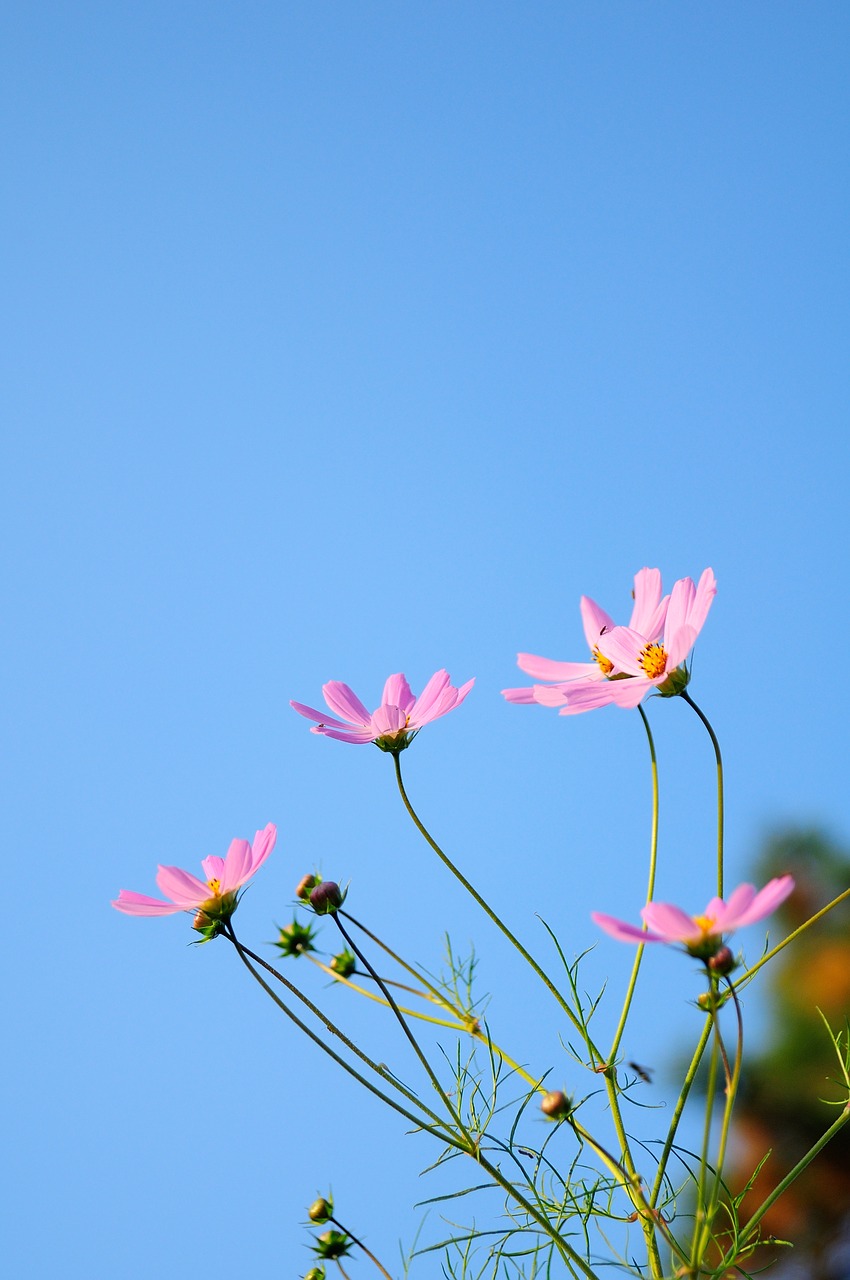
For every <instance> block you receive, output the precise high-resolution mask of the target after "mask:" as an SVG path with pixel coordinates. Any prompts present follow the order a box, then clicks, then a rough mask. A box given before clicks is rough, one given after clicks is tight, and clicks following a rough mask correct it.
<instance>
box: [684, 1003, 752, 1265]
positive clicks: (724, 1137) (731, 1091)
mask: <svg viewBox="0 0 850 1280" xmlns="http://www.w3.org/2000/svg"><path fill="white" fill-rule="evenodd" d="M726 985H727V986H728V987H729V990H730V992H731V995H732V1000H733V1001H734V1004H735V1016H736V1019H737V1024H738V1033H737V1045H736V1049H735V1065H734V1067H730V1065H729V1058H728V1057H727V1054H726V1048H725V1045H724V1044H723V1038H722V1036H721V1033H720V1023H719V1017H718V1015H719V1009H715V1014H714V1017H715V1024H714V1025H715V1035H716V1036H717V1042H718V1046H719V1049H720V1055H721V1058H722V1061H723V1071H724V1074H725V1076H726V1102H725V1104H724V1107H723V1119H722V1121H721V1125H720V1138H719V1141H718V1145H717V1160H716V1161H715V1166H714V1184H713V1187H712V1191H711V1196H710V1197H709V1201H708V1204H707V1205H706V1209H705V1219H704V1221H703V1225H702V1233H701V1240H700V1246H699V1249H698V1252H697V1257H696V1259H695V1263H696V1265H697V1266H699V1265H700V1264H701V1263H702V1259H703V1257H704V1256H705V1250H706V1248H707V1246H708V1243H709V1240H710V1238H711V1228H712V1224H713V1222H714V1217H715V1214H716V1213H717V1206H718V1204H719V1203H720V1193H721V1190H722V1188H723V1165H724V1163H725V1161H726V1147H727V1144H728V1141H729V1132H730V1129H731V1124H732V1110H733V1108H734V1106H735V1099H736V1097H737V1095H738V1085H739V1083H740V1079H741V1064H742V1062H743V1058H744V1020H743V1017H742V1016H741V1005H740V1002H739V1001H738V997H737V996H736V995H735V991H734V988H733V987H732V984H731V982H730V981H729V980H728V978H727V979H726Z"/></svg>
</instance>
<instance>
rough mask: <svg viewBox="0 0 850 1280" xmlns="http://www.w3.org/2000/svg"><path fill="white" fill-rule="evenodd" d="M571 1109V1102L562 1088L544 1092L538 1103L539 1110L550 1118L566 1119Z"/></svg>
mask: <svg viewBox="0 0 850 1280" xmlns="http://www.w3.org/2000/svg"><path fill="white" fill-rule="evenodd" d="M572 1109H573V1104H572V1102H571V1101H570V1099H569V1098H568V1097H567V1095H566V1094H565V1093H564V1092H563V1090H562V1089H553V1090H552V1092H551V1093H547V1094H544V1097H543V1101H542V1102H541V1103H540V1110H541V1111H542V1112H543V1114H544V1116H548V1117H549V1119H550V1120H566V1118H567V1116H568V1115H569V1114H570V1112H571V1111H572Z"/></svg>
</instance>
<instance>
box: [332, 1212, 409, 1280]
mask: <svg viewBox="0 0 850 1280" xmlns="http://www.w3.org/2000/svg"><path fill="white" fill-rule="evenodd" d="M328 1222H332V1223H333V1224H334V1226H335V1227H338V1228H339V1230H340V1231H341V1232H342V1233H343V1235H346V1236H348V1238H349V1240H350V1241H351V1243H352V1244H356V1245H357V1248H358V1249H362V1251H363V1253H365V1254H366V1257H367V1258H368V1259H369V1260H370V1262H374V1264H375V1266H376V1267H377V1268H378V1270H379V1271H380V1273H381V1275H382V1276H385V1277H386V1280H393V1278H392V1276H391V1275H390V1273H389V1271H387V1269H386V1267H383V1266H381V1263H380V1262H379V1261H378V1259H377V1258H376V1257H375V1255H374V1253H373V1252H372V1250H371V1249H367V1248H366V1246H365V1244H364V1243H363V1241H362V1240H358V1239H357V1236H356V1235H355V1234H354V1232H353V1231H349V1229H348V1227H344V1226H343V1225H342V1223H341V1222H340V1220H339V1218H334V1217H330V1218H328Z"/></svg>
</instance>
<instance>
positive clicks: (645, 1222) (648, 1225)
mask: <svg viewBox="0 0 850 1280" xmlns="http://www.w3.org/2000/svg"><path fill="white" fill-rule="evenodd" d="M393 762H394V764H395V774H396V782H397V783H398V789H399V794H400V795H401V798H402V801H403V802H404V807H405V808H406V809H407V812H408V813H409V815H410V817H411V819H412V821H413V824H414V826H415V827H416V829H417V830H418V831H419V833H420V835H421V836H422V837H423V838H424V839H425V840H426V841H427V842H428V844H429V845H430V846H431V848H432V849H433V850H434V852H435V853H436V855H437V857H438V858H439V859H440V861H441V862H442V863H443V865H444V866H446V867H447V868H448V869H449V871H451V873H452V875H453V876H454V877H455V879H457V880H459V881H460V883H461V884H462V885H463V887H464V889H466V891H467V893H469V894H470V896H471V897H472V898H473V899H474V900H475V902H477V903H478V905H479V907H481V909H482V911H483V912H484V913H485V915H487V916H489V918H490V919H491V920H492V922H493V924H495V925H496V927H497V928H498V929H499V930H500V931H501V932H502V933H503V934H504V936H505V937H506V938H507V939H508V941H509V942H510V943H511V944H512V945H513V946H514V947H515V948H516V950H517V951H518V952H519V954H520V955H521V956H522V958H523V960H525V962H526V964H528V966H529V967H530V968H531V970H532V971H533V972H534V973H535V974H536V975H537V977H538V978H539V979H540V980H541V982H542V983H543V984H544V986H545V987H546V988H547V990H548V991H549V992H550V993H551V994H552V995H553V996H554V998H555V999H556V1000H557V1002H558V1004H559V1005H560V1007H561V1008H562V1009H563V1011H564V1013H566V1015H567V1017H568V1018H569V1020H570V1022H571V1023H572V1025H573V1026H574V1027H575V1029H576V1030H577V1031H578V1032H579V1033H580V1035H581V1036H582V1039H583V1040H584V1042H585V1044H586V1046H587V1049H588V1052H589V1053H590V1055H591V1058H593V1059H595V1060H596V1061H598V1062H599V1063H600V1064H601V1065H603V1066H604V1070H603V1072H602V1075H603V1079H604V1080H605V1092H606V1095H607V1097H608V1105H609V1106H610V1108H611V1117H612V1120H613V1122H614V1129H615V1131H616V1134H617V1141H618V1142H619V1144H620V1150H621V1152H622V1156H623V1165H624V1167H625V1169H626V1172H627V1173H628V1175H629V1179H630V1182H631V1183H632V1184H633V1185H632V1186H630V1187H629V1188H628V1190H629V1196H630V1199H631V1201H632V1204H633V1205H634V1207H635V1209H636V1210H637V1212H638V1216H639V1217H640V1220H641V1225H642V1227H643V1230H644V1235H645V1236H646V1241H647V1248H648V1250H649V1255H650V1264H651V1266H652V1274H653V1276H659V1277H660V1275H661V1272H662V1267H661V1258H660V1255H659V1253H658V1242H657V1240H656V1239H655V1224H654V1219H653V1218H651V1217H650V1218H648V1217H647V1216H646V1213H645V1211H644V1208H643V1204H642V1196H641V1195H640V1191H639V1189H638V1182H639V1179H638V1175H637V1172H636V1170H635V1166H634V1161H633V1160H632V1156H631V1150H630V1148H629V1140H628V1137H627V1136H626V1130H625V1125H624V1124H623V1118H622V1115H621V1114H620V1103H619V1098H618V1095H617V1083H616V1072H615V1070H614V1068H613V1067H612V1066H611V1064H610V1063H604V1060H603V1058H602V1056H601V1054H600V1053H599V1050H598V1049H597V1048H596V1045H595V1044H594V1043H593V1041H592V1040H591V1038H590V1035H589V1032H588V1030H587V1028H586V1027H585V1026H584V1025H583V1024H582V1022H581V1019H580V1018H579V1017H578V1016H577V1015H576V1014H575V1013H574V1011H573V1010H572V1009H571V1008H570V1006H569V1005H568V1004H567V1001H566V1000H565V999H564V997H563V995H562V994H561V992H560V991H559V990H558V988H557V987H556V986H555V984H554V982H553V981H552V979H551V978H550V977H549V975H548V974H547V973H546V972H545V971H544V970H543V969H542V968H541V966H540V965H539V964H538V963H537V961H536V960H535V959H534V957H533V956H532V955H531V954H530V953H529V952H528V951H527V950H526V948H525V947H524V946H523V945H522V943H521V942H520V940H519V938H517V937H516V935H515V934H513V933H512V932H511V930H510V929H509V928H508V926H507V925H506V924H505V923H504V921H503V920H502V919H501V918H500V917H499V916H498V915H497V914H496V912H495V911H494V910H493V909H492V907H491V906H490V905H489V903H487V902H486V901H485V900H484V898H482V896H481V894H480V893H479V892H478V890H477V889H475V888H474V887H473V886H472V885H471V884H470V882H469V881H468V880H467V878H466V876H465V875H464V874H463V872H462V871H460V870H459V869H458V867H456V866H455V864H454V863H453V862H452V860H451V858H449V856H448V854H446V853H444V852H443V850H442V849H441V848H440V846H439V845H438V844H437V842H436V840H435V839H434V837H433V836H432V835H431V833H430V831H428V829H427V827H425V825H424V823H423V822H422V821H421V819H420V818H419V815H418V814H417V812H416V810H415V809H414V808H413V805H412V804H411V803H410V800H409V799H408V795H407V792H406V791H405V789H404V782H403V780H402V776H401V761H400V759H399V756H398V754H397V753H396V754H394V755H393Z"/></svg>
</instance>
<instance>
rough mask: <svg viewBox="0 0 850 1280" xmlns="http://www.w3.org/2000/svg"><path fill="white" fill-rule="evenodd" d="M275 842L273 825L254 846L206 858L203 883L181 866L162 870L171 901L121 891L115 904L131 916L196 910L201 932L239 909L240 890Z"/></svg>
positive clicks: (241, 844)
mask: <svg viewBox="0 0 850 1280" xmlns="http://www.w3.org/2000/svg"><path fill="white" fill-rule="evenodd" d="M276 839H277V828H276V827H275V826H274V825H273V823H271V822H270V823H269V825H268V826H267V827H266V828H265V829H264V830H263V831H258V832H257V834H256V836H255V837H254V843H253V844H252V845H251V844H249V843H248V841H247V840H233V841H232V842H231V845H230V848H229V849H228V851H227V856H226V857H225V858H219V857H216V856H211V857H209V858H204V859H203V861H202V862H201V866H202V868H203V872H204V877H205V878H204V879H203V880H199V879H198V878H197V876H193V875H192V873H191V872H190V871H183V870H181V868H180V867H162V866H161V867H159V868H158V870H157V873H156V882H157V884H158V886H159V888H160V889H161V890H162V892H163V893H164V894H165V896H166V898H170V899H171V901H170V902H163V901H162V899H161V898H148V897H146V895H145V894H143V893H133V892H131V891H130V890H129V889H122V890H121V892H120V893H119V895H118V897H117V898H116V899H115V901H114V902H113V903H112V905H113V907H115V908H116V909H117V910H118V911H124V912H126V913H127V915H129V916H168V915H173V914H174V913H175V912H177V911H195V912H198V913H199V916H198V920H197V922H196V927H198V928H200V929H202V928H203V926H204V925H206V926H212V925H216V924H218V923H220V922H221V921H224V920H229V919H230V917H231V916H232V915H233V912H234V911H235V910H236V905H237V903H238V900H239V890H240V889H241V888H242V886H243V885H244V884H247V882H248V881H249V880H250V879H251V877H252V876H253V875H254V873H255V872H256V871H258V870H259V868H260V867H261V866H262V865H263V863H264V862H265V860H266V858H267V857H268V856H269V854H270V853H271V851H272V849H273V848H274V844H275V840H276Z"/></svg>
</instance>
